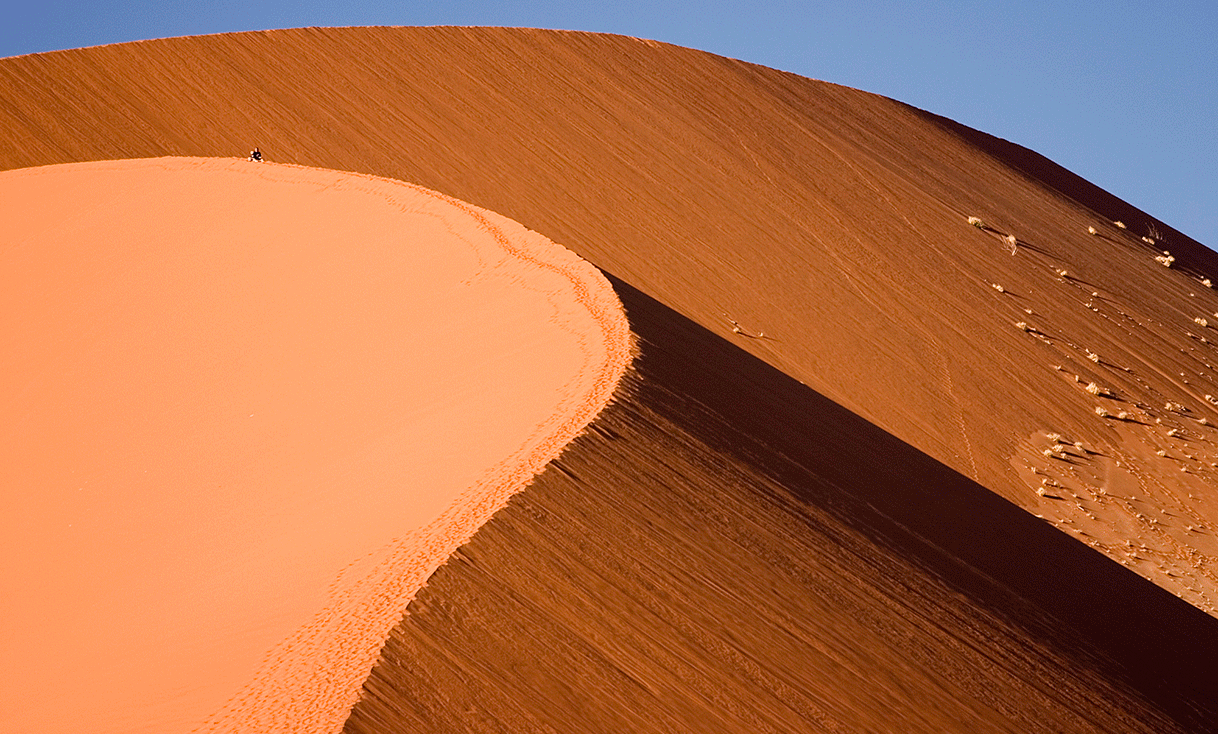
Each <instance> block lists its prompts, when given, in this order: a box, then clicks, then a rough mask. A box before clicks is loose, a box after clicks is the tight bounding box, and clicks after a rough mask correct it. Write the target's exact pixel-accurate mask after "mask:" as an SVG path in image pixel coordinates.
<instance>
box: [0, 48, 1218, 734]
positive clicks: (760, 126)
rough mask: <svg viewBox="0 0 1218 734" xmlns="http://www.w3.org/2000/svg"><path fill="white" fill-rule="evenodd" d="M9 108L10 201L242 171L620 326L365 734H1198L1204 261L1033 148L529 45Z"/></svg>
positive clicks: (27, 85) (17, 92)
mask: <svg viewBox="0 0 1218 734" xmlns="http://www.w3.org/2000/svg"><path fill="white" fill-rule="evenodd" d="M0 98H2V99H4V100H5V101H6V104H5V105H3V106H0V129H2V130H4V131H5V132H6V134H7V135H8V139H9V140H10V141H12V144H11V146H9V147H6V148H4V149H0V167H2V168H17V167H22V166H31V165H41V164H46V163H60V162H68V161H76V160H92V159H103V158H122V157H143V156H150V155H164V154H189V155H208V156H230V155H234V154H238V153H241V152H243V151H244V150H247V149H248V148H250V147H252V146H253V145H260V146H261V147H262V148H263V150H264V151H266V152H267V153H268V154H269V156H270V157H271V159H272V160H282V161H286V162H292V163H298V164H304V165H314V166H323V167H326V168H332V169H339V170H353V171H360V172H364V173H369V174H375V175H383V176H389V177H392V178H396V179H401V180H408V181H413V182H418V183H419V184H421V185H423V186H426V187H428V188H431V189H435V190H438V191H443V192H444V193H446V194H448V195H451V196H455V197H458V198H460V199H462V200H464V201H470V202H473V203H475V204H477V205H478V206H483V207H486V208H488V209H490V210H493V211H496V212H499V213H501V214H503V215H504V216H507V217H511V218H512V219H513V220H515V221H518V222H521V223H522V224H523V225H525V226H528V227H530V228H532V229H535V230H537V231H539V232H542V233H544V234H545V235H546V236H548V237H551V238H554V239H555V240H556V241H559V242H562V243H563V244H564V245H566V246H568V247H571V248H572V249H573V250H574V251H575V252H576V253H578V254H580V255H581V256H583V257H586V258H587V259H588V260H590V261H591V262H593V263H594V264H595V265H597V266H599V267H601V268H602V269H604V270H605V271H606V272H608V273H610V274H611V275H613V276H616V277H617V278H619V279H620V280H619V281H618V282H617V286H618V288H619V290H620V291H621V292H623V293H624V294H630V299H632V301H633V303H634V304H635V305H634V306H633V309H632V312H631V314H630V316H631V318H632V320H634V321H635V322H636V325H635V329H636V331H637V332H638V334H639V335H640V337H641V338H642V339H643V342H644V343H643V357H642V359H643V362H642V363H641V366H640V374H641V375H642V378H643V382H642V383H641V385H636V391H635V392H633V393H631V394H629V395H628V396H627V398H628V399H627V400H624V402H623V403H622V404H621V405H619V406H617V407H616V408H614V409H613V410H611V411H610V412H609V413H607V414H606V415H605V416H604V418H603V421H602V423H603V424H604V426H605V427H604V428H602V429H601V430H602V431H603V433H595V432H594V433H593V434H590V435H588V436H586V437H585V439H584V440H583V441H582V442H581V443H580V444H579V445H577V446H576V447H575V449H574V450H573V452H572V453H570V454H568V455H567V459H566V460H564V461H562V462H560V463H559V464H557V465H555V466H553V467H552V468H551V469H550V470H548V471H547V473H546V474H545V475H543V477H542V478H541V480H540V481H539V482H538V483H537V484H536V485H534V487H533V488H532V490H531V491H530V492H529V493H526V494H525V495H523V496H522V500H521V501H520V502H518V503H517V504H516V505H513V506H510V507H509V508H508V509H507V510H506V514H505V515H503V517H502V524H503V527H504V528H505V529H504V530H502V531H497V530H496V528H497V527H499V525H498V524H497V522H498V521H497V522H493V523H492V524H491V525H489V526H488V527H486V528H484V529H483V531H482V532H480V533H479V535H478V536H477V537H475V539H474V540H473V541H472V543H471V544H470V545H469V546H468V547H467V548H466V549H465V550H463V551H462V554H461V555H459V556H457V558H456V559H455V560H454V562H452V563H450V564H449V565H448V566H447V567H446V568H445V569H444V570H442V571H441V572H440V573H439V574H438V575H437V577H436V579H435V581H434V582H433V584H432V585H431V586H430V587H429V589H428V591H427V592H426V593H425V594H424V595H423V596H422V597H420V600H419V602H420V603H419V604H416V605H415V606H414V607H413V608H412V611H411V614H410V615H409V616H408V618H407V620H406V621H405V623H404V624H403V626H401V627H400V628H399V629H398V630H397V631H396V632H395V637H394V640H393V641H392V642H391V645H390V647H389V648H388V649H387V650H386V653H385V656H384V658H383V660H382V663H381V665H380V666H379V667H378V671H377V673H376V675H374V676H373V678H372V679H370V681H369V683H368V688H367V691H368V694H369V695H368V698H367V699H366V702H365V704H364V705H362V706H361V708H359V709H357V710H356V712H355V714H354V715H353V717H352V719H351V721H350V722H349V727H351V728H352V730H364V731H375V730H385V728H384V727H387V726H389V725H390V724H389V723H388V722H395V724H394V725H403V726H404V725H405V723H404V722H410V723H411V724H414V725H418V726H420V727H421V728H427V727H428V726H430V727H431V728H432V729H433V730H440V731H451V730H474V731H480V730H485V731H495V730H505V731H520V730H534V729H536V728H538V727H541V726H543V725H549V726H553V727H554V728H556V729H558V730H578V727H579V726H584V727H586V728H587V729H589V730H601V731H620V730H630V729H640V730H645V729H646V727H647V726H653V727H655V728H658V729H661V730H680V729H681V727H685V728H686V729H688V730H692V731H707V730H716V729H719V730H725V731H726V730H762V731H765V730H776V731H783V730H799V729H807V730H825V731H835V730H836V731H852V730H877V731H945V730H956V731H977V730H997V731H1003V730H1006V731H1095V730H1099V731H1139V730H1146V731H1173V730H1175V731H1205V730H1210V729H1213V728H1215V726H1216V723H1215V722H1216V721H1218V718H1216V717H1218V714H1216V713H1215V711H1214V708H1213V701H1215V700H1218V683H1216V682H1215V681H1216V680H1218V676H1216V675H1215V668H1214V664H1213V662H1212V661H1213V660H1214V659H1218V657H1216V651H1215V644H1218V643H1216V642H1215V640H1218V627H1216V626H1215V621H1214V619H1213V617H1211V616H1207V615H1206V614H1203V613H1202V612H1201V611H1198V610H1204V611H1205V612H1209V613H1212V612H1213V611H1214V609H1215V602H1216V601H1218V572H1216V571H1215V568H1214V562H1213V558H1214V555H1215V554H1216V553H1218V536H1216V535H1215V529H1214V527H1213V525H1214V521H1215V516H1216V515H1218V489H1216V487H1218V474H1216V473H1215V472H1216V471H1218V467H1215V462H1218V433H1215V428H1214V426H1215V425H1216V424H1218V404H1216V403H1215V399H1216V398H1215V396H1218V375H1216V374H1215V369H1214V364H1215V359H1218V354H1215V350H1216V349H1218V347H1216V346H1215V344H1214V338H1212V335H1213V328H1214V325H1215V323H1218V295H1215V293H1214V291H1213V290H1212V289H1211V288H1210V287H1209V285H1207V281H1208V282H1210V283H1212V282H1213V280H1215V279H1218V256H1216V255H1215V254H1214V253H1213V252H1212V251H1210V250H1207V249H1206V248H1204V247H1203V246H1201V245H1200V244H1199V243H1196V242H1194V241H1192V240H1189V239H1188V238H1187V237H1185V236H1184V235H1182V234H1180V233H1178V232H1176V231H1175V230H1173V229H1172V228H1171V227H1169V226H1167V225H1166V224H1164V223H1162V222H1159V221H1157V220H1155V219H1153V218H1152V217H1150V216H1148V215H1146V214H1145V213H1142V212H1139V211H1137V210H1136V209H1134V208H1133V207H1131V206H1129V205H1128V204H1125V203H1124V202H1121V201H1119V200H1118V199H1116V198H1115V197H1113V196H1111V195H1110V194H1108V193H1106V192H1103V191H1102V190H1099V189H1098V188H1096V187H1094V186H1092V185H1091V184H1088V183H1087V182H1085V181H1082V180H1081V179H1079V178H1078V177H1076V176H1073V175H1072V174H1070V173H1069V172H1067V171H1064V170H1063V169H1061V168H1060V167H1057V166H1055V165H1054V164H1052V162H1050V161H1047V160H1045V159H1043V158H1041V157H1039V156H1037V155H1036V154H1035V153H1032V152H1031V151H1027V150H1025V149H1022V148H1020V147H1018V146H1015V145H1012V144H1010V143H1007V142H1006V141H1001V140H998V139H995V138H992V137H990V136H987V135H985V134H984V133H980V132H978V131H974V130H969V129H967V128H964V127H962V126H960V125H958V124H956V123H953V122H951V121H949V120H944V119H943V118H940V117H937V116H935V115H933V114H930V113H927V112H923V111H921V110H917V109H914V108H911V107H909V106H907V105H904V104H901V103H899V102H895V101H893V100H888V99H884V98H881V97H877V96H875V95H870V94H867V93H864V92H860V91H856V90H851V89H846V88H842V87H838V86H834V85H830V84H826V83H823V82H816V81H813V80H809V79H804V78H801V77H798V76H795V75H791V74H785V73H781V72H777V71H774V70H770V69H765V68H761V67H757V66H753V65H750V64H746V63H744V62H740V61H735V60H731V59H724V58H720V57H716V56H713V55H709V54H705V53H700V52H696V51H691V50H688V49H680V48H676V47H672V46H667V45H664V44H657V43H652V42H647V41H640V40H637V39H630V38H623V37H612V36H601V35H594V34H582V33H564V32H549V31H529V30H507V29H452V28H430V29H383V28H382V29H302V30H296V31H276V32H267V33H250V34H236V35H227V36H215V37H206V38H183V39H171V40H166V41H154V42H144V43H139V44H126V45H120V46H112V47H103V48H95V49H86V50H81V51H70V52H61V53H53V54H43V55H36V56H28V57H21V58H14V59H7V60H4V61H3V62H0ZM1113 154H1114V155H1115V156H1119V155H1120V151H1114V152H1113ZM970 217H976V218H979V219H980V220H981V221H982V223H983V226H981V227H976V226H970V224H969V218H970ZM1117 222H1120V223H1121V225H1120V226H1118V224H1117ZM1089 230H1093V231H1094V233H1092V232H1091V231H1089ZM1007 237H1012V238H1013V239H1014V242H1013V243H1011V242H1008V241H1007V239H1006V238H1007ZM1165 250H1166V251H1168V252H1169V253H1170V257H1171V258H1173V259H1171V260H1167V258H1168V255H1166V254H1164V251H1165ZM1156 258H1160V259H1156ZM1164 261H1166V264H1167V265H1169V266H1168V267H1165V265H1164ZM635 289H637V290H635ZM650 299H654V301H652V300H650ZM640 304H642V305H640ZM627 305H628V307H629V306H630V305H631V304H630V303H628V304H627ZM647 314H651V317H650V325H647V321H648V320H647V317H646V315H647ZM640 319H641V320H640ZM640 324H643V325H640ZM763 334H764V336H763ZM675 343H679V344H682V345H684V349H685V350H687V351H688V352H689V353H688V354H680V357H681V359H680V360H678V359H677V358H676V357H673V356H671V355H672V350H673V349H674V346H673V344H675ZM649 345H650V346H649ZM658 354H667V355H669V356H667V357H658V356H657V355H658ZM649 359H650V360H651V361H650V362H649V361H648V360H649ZM674 360H675V361H674ZM681 360H685V361H684V362H683V361H681ZM657 364H667V365H683V367H681V369H676V368H673V369H670V370H667V371H664V370H659V368H658V367H657ZM648 365H651V366H650V367H649V366H648ZM649 370H650V371H649ZM657 370H659V371H658V372H657ZM1207 396H1209V397H1207ZM794 408H799V410H794ZM1097 409H1102V410H1101V411H1100V412H1099V413H1097ZM1100 413H1103V414H1104V415H1101V414H1100ZM1122 414H1124V415H1123V416H1122ZM707 496H714V497H716V500H715V501H713V502H708V501H704V500H703V499H699V498H704V497H707ZM1035 515H1041V516H1043V518H1044V520H1047V521H1048V522H1043V521H1041V520H1039V519H1037V518H1036V517H1035ZM488 531H489V532H488ZM708 534H709V535H708ZM752 537H756V538H758V540H756V541H751V540H749V538H752ZM762 539H765V540H762ZM521 558H523V559H524V561H527V562H520V560H519V559H521ZM656 559H665V560H664V561H657V560H656ZM1122 564H1123V565H1125V566H1127V567H1128V570H1126V569H1125V568H1122V567H1121V566H1122ZM1150 582H1153V584H1152V583H1150ZM1154 584H1158V585H1159V587H1161V588H1162V590H1166V591H1167V592H1170V594H1173V595H1178V596H1179V597H1181V598H1183V599H1186V600H1187V601H1188V602H1189V603H1191V604H1193V605H1195V607H1190V606H1188V605H1186V604H1184V603H1182V602H1181V601H1179V600H1178V599H1176V598H1175V597H1174V596H1171V595H1169V594H1167V593H1164V592H1163V591H1162V590H1161V589H1160V588H1158V587H1156V586H1154ZM648 615H650V617H649V616H648ZM645 620H650V621H645ZM657 620H659V621H657ZM660 622H662V624H661V623H660ZM471 640H477V641H478V643H477V644H473V643H472V642H471ZM602 693H604V695H603V696H602V695H600V694H602ZM539 706H540V707H542V708H543V709H545V710H538V707H539ZM395 717H398V718H395ZM707 722H711V723H707ZM378 727H379V728H378Z"/></svg>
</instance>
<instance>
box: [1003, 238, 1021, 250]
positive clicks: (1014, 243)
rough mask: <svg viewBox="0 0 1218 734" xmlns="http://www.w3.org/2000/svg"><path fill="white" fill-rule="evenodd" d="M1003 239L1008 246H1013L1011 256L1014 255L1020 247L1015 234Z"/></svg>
mask: <svg viewBox="0 0 1218 734" xmlns="http://www.w3.org/2000/svg"><path fill="white" fill-rule="evenodd" d="M1003 239H1005V240H1006V241H1007V244H1008V245H1010V246H1011V254H1012V255H1014V254H1015V250H1016V248H1018V246H1019V240H1017V239H1016V238H1015V235H1013V234H1009V235H1007V236H1006V237H1004V238H1003Z"/></svg>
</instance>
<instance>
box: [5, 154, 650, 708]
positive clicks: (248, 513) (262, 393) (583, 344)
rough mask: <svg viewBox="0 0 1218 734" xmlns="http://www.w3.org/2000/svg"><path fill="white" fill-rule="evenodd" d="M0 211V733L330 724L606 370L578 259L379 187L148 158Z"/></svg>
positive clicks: (16, 178)
mask: <svg viewBox="0 0 1218 734" xmlns="http://www.w3.org/2000/svg"><path fill="white" fill-rule="evenodd" d="M0 202H2V203H0V222H3V229H4V231H5V246H4V249H3V253H2V254H0V263H2V267H0V273H2V275H0V277H2V278H3V285H2V286H0V292H3V294H4V295H3V301H4V303H3V314H4V318H3V321H0V328H2V329H3V332H2V333H3V335H4V339H3V341H4V343H5V344H8V345H10V348H9V349H8V350H6V351H7V354H6V356H5V360H4V362H3V372H2V373H0V374H2V380H3V383H4V384H5V385H7V386H9V388H10V389H9V390H6V392H7V393H8V395H7V399H6V401H5V403H4V413H3V424H4V426H5V435H4V440H3V441H2V442H0V446H2V448H0V452H2V454H0V455H2V457H3V458H2V462H0V463H3V465H4V466H5V467H6V471H5V479H4V488H3V496H4V498H5V507H6V512H5V513H4V516H3V523H4V529H3V532H0V539H2V540H0V542H2V543H3V547H2V550H3V555H4V557H5V558H6V559H8V562H7V563H6V564H5V565H4V581H3V587H4V588H5V589H7V590H8V591H6V593H5V595H4V597H5V598H4V601H3V602H2V604H0V611H2V614H0V619H3V622H4V624H3V635H4V645H3V648H4V650H5V663H6V664H5V672H4V677H3V685H2V686H0V689H2V690H3V694H4V699H3V702H2V703H0V712H2V713H0V729H3V730H4V731H23V732H60V731H62V732H133V731H149V732H172V731H180V732H186V731H198V730H206V731H234V732H235V731H242V732H248V731H282V722H284V721H291V722H294V725H295V726H297V727H300V728H301V730H309V731H333V730H336V729H338V728H340V727H341V725H342V722H343V720H344V719H345V718H346V715H347V711H348V710H349V708H350V706H351V704H352V703H354V701H355V697H356V695H357V694H358V691H359V687H360V684H361V683H362V682H363V680H364V678H365V677H366V676H367V674H368V671H369V670H370V669H371V667H372V665H373V663H374V662H375V659H376V654H377V651H378V649H379V647H380V645H381V643H382V642H383V641H384V639H385V637H386V636H387V635H388V632H389V630H390V628H391V627H392V626H393V625H394V624H395V623H396V622H397V620H398V619H399V618H400V617H401V614H402V611H403V609H404V608H405V605H406V604H407V602H408V601H409V600H410V598H411V597H412V596H413V595H414V593H415V591H416V590H417V589H418V588H419V586H421V585H422V583H423V582H424V581H425V580H426V578H427V577H428V576H429V575H430V574H431V572H432V571H433V570H434V569H435V567H436V566H438V565H439V564H440V563H441V562H442V561H443V560H444V559H445V558H447V557H448V555H449V554H450V553H451V552H452V550H453V549H455V548H456V547H457V546H458V545H460V543H462V542H464V541H465V540H466V539H467V538H468V537H469V536H470V535H472V534H473V532H474V530H475V529H476V528H477V526H478V525H480V524H481V523H482V522H484V521H485V520H486V519H487V518H488V517H489V516H490V514H491V513H493V512H494V510H495V509H497V508H498V507H499V506H500V505H502V504H503V503H504V502H505V501H506V499H507V497H508V496H510V495H511V494H512V493H514V492H516V491H518V490H519V489H521V488H522V487H523V485H524V484H525V483H526V482H527V481H528V480H529V479H530V478H531V477H532V476H534V475H535V474H536V473H537V472H538V471H540V470H541V468H542V467H543V466H544V465H545V463H546V462H547V461H549V460H550V459H551V458H553V457H554V456H556V455H557V453H558V452H559V451H560V450H561V448H562V446H563V445H564V444H565V443H567V442H568V441H569V440H570V439H571V438H572V437H573V436H574V435H575V434H576V433H577V432H578V431H579V430H580V429H582V428H583V426H584V425H585V424H586V423H587V422H588V421H589V420H590V419H591V417H592V416H593V415H595V414H596V412H597V411H599V410H600V409H601V408H602V407H603V406H604V405H605V403H606V402H607V401H608V399H609V397H610V394H611V393H612V390H613V386H614V384H615V383H616V381H617V378H618V377H619V376H620V375H621V373H622V371H623V370H624V368H625V365H626V362H627V361H628V359H629V342H628V340H627V331H626V324H625V320H624V318H623V316H622V314H621V308H620V306H619V305H618V304H617V301H616V297H615V296H614V295H613V291H612V290H611V289H610V288H609V286H608V283H607V282H605V280H604V278H603V277H601V276H600V275H599V274H598V273H597V272H596V271H595V270H594V269H593V268H591V267H590V266H588V265H587V263H584V262H583V261H581V260H579V258H577V257H576V256H574V255H573V254H571V253H570V252H568V251H565V250H563V249H562V248H561V247H558V246H556V245H554V244H553V243H551V242H549V241H548V240H546V239H544V238H542V237H540V236H538V235H536V234H534V233H531V232H528V231H526V230H525V229H524V228H523V227H520V226H519V225H517V224H515V223H513V222H510V221H508V220H506V219H504V218H503V217H499V216H497V215H494V214H491V213H489V212H485V211H482V210H478V209H476V208H474V207H471V206H468V205H466V204H463V203H462V202H459V201H455V200H452V199H449V198H447V197H444V196H442V195H439V194H436V193H434V192H430V191H426V190H424V189H420V188H417V187H413V186H408V185H405V184H401V183H398V182H393V181H387V180H383V179H374V178H371V177H368V176H358V175H352V174H344V173H339V172H334V171H324V170H319V169H308V168H301V167H289V166H282V165H258V164H254V163H248V162H246V161H240V160H238V161H233V160H216V159H191V158H166V159H154V160H135V161H122V162H102V163H90V164H72V165H64V166H52V167H45V168H36V169H27V170H20V171H11V172H7V173H4V174H2V175H0ZM69 681H70V683H69ZM204 721H206V722H208V723H207V726H204V727H203V728H202V729H200V728H199V727H200V725H201V724H203V723H204Z"/></svg>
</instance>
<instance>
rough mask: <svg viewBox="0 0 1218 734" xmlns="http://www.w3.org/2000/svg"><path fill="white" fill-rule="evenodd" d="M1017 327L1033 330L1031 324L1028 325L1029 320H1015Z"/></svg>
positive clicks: (1023, 329) (1021, 329)
mask: <svg viewBox="0 0 1218 734" xmlns="http://www.w3.org/2000/svg"><path fill="white" fill-rule="evenodd" d="M1015 328H1016V329H1019V330H1020V331H1031V330H1032V328H1031V327H1030V326H1028V322H1026V321H1017V322H1015Z"/></svg>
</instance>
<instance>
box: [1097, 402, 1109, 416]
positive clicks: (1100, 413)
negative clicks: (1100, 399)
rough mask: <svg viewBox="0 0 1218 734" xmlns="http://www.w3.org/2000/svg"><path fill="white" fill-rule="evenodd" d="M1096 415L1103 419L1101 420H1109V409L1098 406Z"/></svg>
mask: <svg viewBox="0 0 1218 734" xmlns="http://www.w3.org/2000/svg"><path fill="white" fill-rule="evenodd" d="M1095 414H1096V415H1098V416H1099V417H1101V418H1107V417H1108V409H1107V408H1105V407H1104V406H1102V405H1101V406H1097V407H1096V409H1095Z"/></svg>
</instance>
